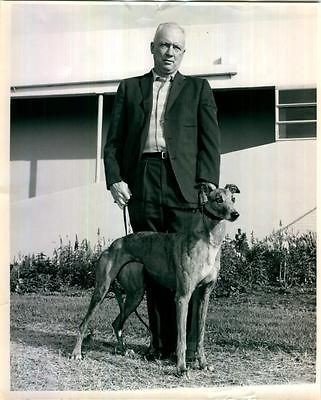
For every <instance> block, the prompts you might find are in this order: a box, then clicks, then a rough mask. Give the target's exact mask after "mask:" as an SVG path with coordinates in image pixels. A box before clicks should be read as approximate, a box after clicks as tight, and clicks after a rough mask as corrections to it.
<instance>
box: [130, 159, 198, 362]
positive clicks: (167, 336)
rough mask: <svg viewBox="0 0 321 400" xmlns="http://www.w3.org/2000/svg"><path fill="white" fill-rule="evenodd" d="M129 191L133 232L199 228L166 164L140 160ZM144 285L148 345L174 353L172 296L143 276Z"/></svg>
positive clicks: (190, 343) (190, 338) (191, 340)
mask: <svg viewBox="0 0 321 400" xmlns="http://www.w3.org/2000/svg"><path fill="white" fill-rule="evenodd" d="M130 189H131V192H132V198H131V200H130V202H129V204H128V211H129V216H130V221H131V225H132V228H133V231H134V232H139V231H157V232H184V231H190V230H195V229H198V227H199V226H201V224H202V217H201V214H200V212H199V211H198V210H197V205H196V204H193V205H191V204H188V203H186V202H185V200H184V198H183V196H182V194H181V192H180V190H179V187H178V184H177V182H176V178H175V176H174V173H173V171H172V168H171V165H170V162H169V160H162V159H155V158H145V159H143V160H142V161H141V162H140V163H139V165H138V168H137V171H136V175H135V182H134V184H133V185H132V186H131V187H130ZM146 284H147V290H146V292H147V308H148V314H149V324H150V329H151V331H152V336H153V342H152V345H153V347H154V349H155V350H160V351H161V352H162V353H164V354H170V353H172V352H175V350H176V341H177V328H176V305H175V301H174V296H175V292H174V290H171V289H167V288H164V287H162V286H160V285H159V284H158V283H157V282H155V281H154V280H153V279H152V278H151V277H149V276H146ZM194 308H195V306H194ZM195 313H196V311H195V310H193V309H192V306H191V307H190V309H189V315H188V329H187V348H188V351H189V352H194V351H195V346H196V337H195V333H194V329H192V325H193V321H192V320H193V319H195V317H192V315H195Z"/></svg>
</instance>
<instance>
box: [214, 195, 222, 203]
mask: <svg viewBox="0 0 321 400" xmlns="http://www.w3.org/2000/svg"><path fill="white" fill-rule="evenodd" d="M215 201H216V203H223V199H222V196H216V197H215Z"/></svg>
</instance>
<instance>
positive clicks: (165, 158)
mask: <svg viewBox="0 0 321 400" xmlns="http://www.w3.org/2000/svg"><path fill="white" fill-rule="evenodd" d="M167 157H168V156H167V152H166V151H161V159H162V160H167Z"/></svg>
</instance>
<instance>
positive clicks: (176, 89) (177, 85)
mask: <svg viewBox="0 0 321 400" xmlns="http://www.w3.org/2000/svg"><path fill="white" fill-rule="evenodd" d="M184 83H185V77H184V76H183V75H181V74H180V73H179V72H177V73H176V75H175V78H174V80H173V83H172V87H171V89H170V92H169V94H168V100H167V106H166V112H168V111H169V110H170V108H171V107H172V105H173V104H174V102H175V100H176V98H177V96H178V95H179V93H180V91H181V90H182V88H183V86H184Z"/></svg>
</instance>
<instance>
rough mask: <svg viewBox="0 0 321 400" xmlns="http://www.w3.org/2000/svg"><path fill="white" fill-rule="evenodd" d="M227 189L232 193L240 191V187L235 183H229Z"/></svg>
mask: <svg viewBox="0 0 321 400" xmlns="http://www.w3.org/2000/svg"><path fill="white" fill-rule="evenodd" d="M225 189H227V190H229V191H230V192H231V193H240V189H239V188H238V187H237V186H236V185H234V184H233V183H229V184H227V185H226V186H225Z"/></svg>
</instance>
